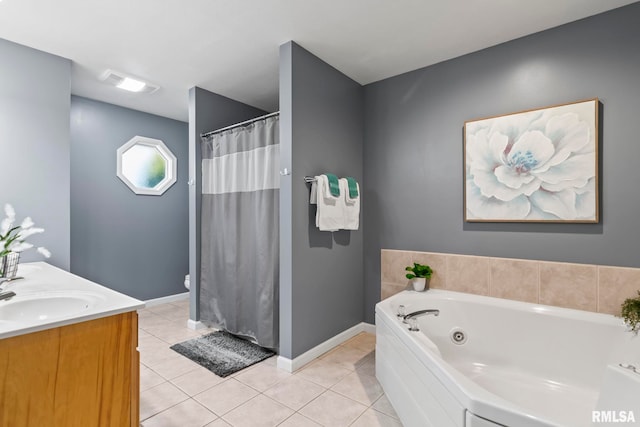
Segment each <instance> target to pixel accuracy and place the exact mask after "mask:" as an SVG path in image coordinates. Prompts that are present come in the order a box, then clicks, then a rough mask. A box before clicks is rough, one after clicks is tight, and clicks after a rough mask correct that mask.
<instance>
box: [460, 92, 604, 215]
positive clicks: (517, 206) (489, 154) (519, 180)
mask: <svg viewBox="0 0 640 427" xmlns="http://www.w3.org/2000/svg"><path fill="white" fill-rule="evenodd" d="M464 135H465V142H464V145H465V147H464V151H465V154H464V156H465V221H468V222H530V221H531V222H598V100H597V99H592V100H589V101H582V102H576V103H571V104H565V105H560V106H554V107H547V108H542V109H537V110H531V111H525V112H522V113H514V114H509V115H505V116H500V117H493V118H488V119H481V120H473V121H468V122H465V126H464Z"/></svg>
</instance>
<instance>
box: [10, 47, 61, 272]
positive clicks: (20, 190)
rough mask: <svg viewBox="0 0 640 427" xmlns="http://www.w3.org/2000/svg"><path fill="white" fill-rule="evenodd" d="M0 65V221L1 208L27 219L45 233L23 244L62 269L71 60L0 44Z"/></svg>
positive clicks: (30, 255) (27, 256)
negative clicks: (37, 248) (45, 252)
mask: <svg viewBox="0 0 640 427" xmlns="http://www.w3.org/2000/svg"><path fill="white" fill-rule="evenodd" d="M0 64H2V65H0V162H1V165H2V166H1V167H0V209H2V210H0V217H2V218H4V209H3V207H4V204H5V203H11V204H12V205H13V207H14V208H15V209H16V213H17V217H18V221H22V219H23V218H24V217H26V216H30V217H32V218H33V220H34V221H35V223H36V225H37V226H39V227H43V228H44V229H45V232H44V234H40V235H36V236H33V237H32V238H30V239H29V240H28V241H29V242H30V243H33V244H35V245H37V246H45V247H46V248H47V249H49V250H50V251H51V253H52V257H51V258H50V259H49V260H48V262H50V263H51V264H53V265H56V266H58V267H61V268H64V269H65V270H68V269H69V260H70V250H69V92H70V78H71V61H69V60H68V59H64V58H61V57H58V56H54V55H51V54H48V53H45V52H41V51H38V50H34V49H31V48H28V47H26V46H21V45H18V44H15V43H12V42H9V41H6V40H3V39H0ZM43 259H44V258H43V257H42V256H41V255H40V254H38V253H37V252H36V251H35V249H31V250H29V251H27V252H24V253H23V255H22V257H21V260H22V261H23V262H24V261H39V260H43Z"/></svg>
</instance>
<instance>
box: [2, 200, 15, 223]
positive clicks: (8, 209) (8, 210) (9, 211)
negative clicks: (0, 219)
mask: <svg viewBox="0 0 640 427" xmlns="http://www.w3.org/2000/svg"><path fill="white" fill-rule="evenodd" d="M4 214H5V215H6V216H7V218H10V219H11V222H13V221H15V219H16V210H15V209H13V206H11V205H10V204H9V203H7V204H5V205H4Z"/></svg>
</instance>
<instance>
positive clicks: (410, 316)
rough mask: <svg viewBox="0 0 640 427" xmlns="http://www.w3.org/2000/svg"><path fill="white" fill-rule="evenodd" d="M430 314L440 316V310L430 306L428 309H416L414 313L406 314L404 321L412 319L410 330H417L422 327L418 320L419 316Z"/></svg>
mask: <svg viewBox="0 0 640 427" xmlns="http://www.w3.org/2000/svg"><path fill="white" fill-rule="evenodd" d="M430 314H433V315H434V316H439V315H440V310H438V309H435V308H429V309H427V310H418V311H414V312H413V313H409V314H407V315H406V316H404V318H403V320H402V321H403V322H404V323H407V321H410V322H411V323H410V325H409V330H410V331H413V332H416V331H419V330H420V328H418V321H417V319H418V317H422V316H428V315H430Z"/></svg>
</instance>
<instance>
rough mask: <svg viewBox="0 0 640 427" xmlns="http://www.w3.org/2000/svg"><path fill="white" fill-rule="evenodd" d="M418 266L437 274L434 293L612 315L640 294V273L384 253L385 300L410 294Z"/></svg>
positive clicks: (470, 257)
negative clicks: (409, 273)
mask: <svg viewBox="0 0 640 427" xmlns="http://www.w3.org/2000/svg"><path fill="white" fill-rule="evenodd" d="M414 262H417V263H420V264H428V265H430V266H431V267H432V268H433V270H434V275H433V277H432V278H431V280H430V287H431V288H434V289H447V290H450V291H457V292H466V293H472V294H477V295H486V296H491V297H496V298H505V299H511V300H516V301H524V302H530V303H535V304H545V305H552V306H556V307H564V308H573V309H578V310H585V311H593V312H599V313H607V314H613V315H619V314H620V305H621V304H622V302H623V301H624V300H625V299H626V298H633V297H635V296H637V291H638V290H640V268H628V267H613V266H604V265H590V264H572V263H564V262H549V261H536V260H521V259H511V258H493V257H483V256H473V255H457V254H445V253H439V252H416V251H401V250H395V249H382V251H381V260H380V266H381V275H380V277H381V279H382V283H381V289H380V291H381V292H380V294H381V299H385V298H388V297H390V296H391V295H395V294H397V293H398V292H400V291H402V290H404V289H410V286H411V285H410V284H409V282H408V280H407V279H406V278H405V271H404V268H405V267H406V266H408V265H412V264H413V263H414Z"/></svg>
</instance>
